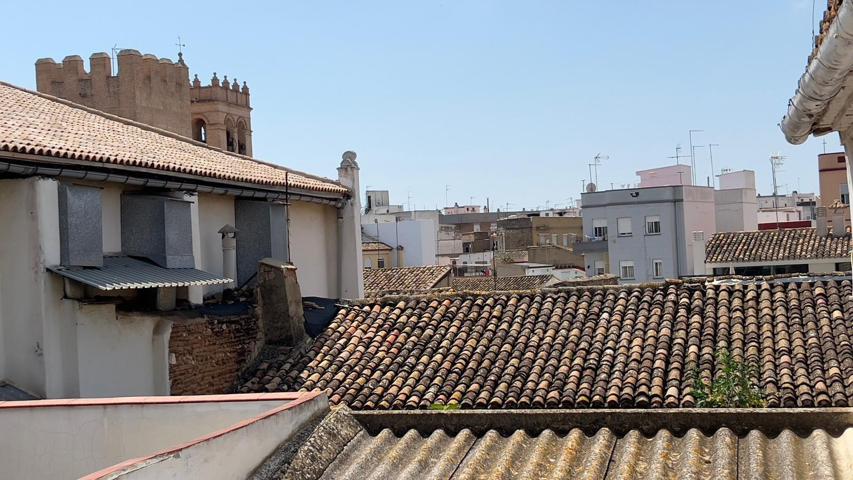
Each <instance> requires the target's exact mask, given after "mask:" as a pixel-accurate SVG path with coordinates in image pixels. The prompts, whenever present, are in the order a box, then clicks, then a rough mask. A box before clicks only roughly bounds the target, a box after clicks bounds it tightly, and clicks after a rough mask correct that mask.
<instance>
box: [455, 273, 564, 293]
mask: <svg viewBox="0 0 853 480" xmlns="http://www.w3.org/2000/svg"><path fill="white" fill-rule="evenodd" d="M555 281H556V279H555V278H554V276H553V275H516V276H511V277H498V278H497V280H496V279H495V278H494V277H454V278H453V280H452V281H451V282H450V283H451V286H452V287H453V289H454V290H458V291H465V292H482V291H489V290H498V291H501V290H532V289H536V288H540V287H544V286H547V285H549V284H551V283H553V282H555ZM496 284H497V285H496Z"/></svg>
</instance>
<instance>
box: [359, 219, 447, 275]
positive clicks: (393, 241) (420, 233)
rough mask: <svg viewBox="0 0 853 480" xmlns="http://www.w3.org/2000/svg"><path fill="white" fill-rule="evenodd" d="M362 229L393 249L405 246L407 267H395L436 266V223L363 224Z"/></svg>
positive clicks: (422, 221)
mask: <svg viewBox="0 0 853 480" xmlns="http://www.w3.org/2000/svg"><path fill="white" fill-rule="evenodd" d="M362 228H363V229H364V231H365V232H366V233H368V234H369V235H372V236H374V237H377V238H379V240H380V241H381V242H385V243H387V244H388V245H390V246H391V247H396V246H397V245H402V246H403V251H404V252H405V265H397V264H396V263H395V264H394V265H393V266H395V267H421V266H425V265H435V258H436V253H437V251H436V248H437V246H438V245H437V243H438V242H437V238H436V235H437V231H436V223H435V222H433V221H432V220H401V221H399V222H390V223H374V224H367V223H365V224H362ZM398 242H399V243H398ZM460 245H461V240H460ZM460 263H461V261H460Z"/></svg>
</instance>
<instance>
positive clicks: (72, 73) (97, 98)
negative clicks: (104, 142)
mask: <svg viewBox="0 0 853 480" xmlns="http://www.w3.org/2000/svg"><path fill="white" fill-rule="evenodd" d="M111 60H112V59H111V58H110V56H109V55H108V54H106V53H104V52H98V53H94V54H92V55H91V56H90V57H89V71H88V72H87V71H86V69H85V66H84V62H83V59H82V58H81V57H80V56H79V55H70V56H67V57H65V58H64V59H63V60H62V63H57V62H55V61H54V60H53V59H52V58H41V59H39V60H38V61H37V62H36V88H37V90H38V91H39V92H42V93H47V94H49V95H53V96H55V97H59V98H64V99H66V100H69V101H72V102H75V103H79V104H81V105H85V106H87V107H91V108H95V109H98V110H102V111H104V112H107V113H111V114H113V115H118V116H120V117H124V118H129V119H131V120H135V121H137V122H141V123H146V124H148V125H151V126H154V127H157V128H162V129H164V130H168V131H170V132H174V133H177V134H179V135H183V136H185V137H190V138H193V139H195V140H198V141H201V142H205V143H207V144H209V145H211V146H213V147H218V148H221V149H223V150H227V151H230V152H235V153H240V154H243V155H248V156H251V155H252V128H251V126H252V120H251V112H252V107H251V106H250V103H249V87H248V86H247V85H246V82H243V84H242V86H241V85H240V84H239V83H238V82H237V79H234V80H233V81H229V80H228V77H227V76H226V77H224V78H223V80H222V81H220V80H219V78H218V77H217V76H216V73H214V74H213V78H212V79H211V81H210V84H209V85H202V84H201V82H200V81H199V79H198V75H196V76H195V78H194V79H193V81H192V82H190V80H189V68H188V67H187V65H186V63H184V59H183V54H181V53H179V54H178V61H177V62H172V61H171V60H169V59H168V58H159V59H158V58H157V57H155V56H154V55H149V54H146V55H143V54H141V53H139V51H137V50H129V49H126V50H121V51H119V52H118V55H117V56H116V63H117V67H118V71H117V72H115V73H113V71H112V61H111Z"/></svg>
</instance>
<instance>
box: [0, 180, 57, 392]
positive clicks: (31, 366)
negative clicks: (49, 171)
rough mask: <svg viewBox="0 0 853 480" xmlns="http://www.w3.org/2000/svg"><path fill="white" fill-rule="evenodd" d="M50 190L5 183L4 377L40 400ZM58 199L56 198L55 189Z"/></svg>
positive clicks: (0, 278)
mask: <svg viewBox="0 0 853 480" xmlns="http://www.w3.org/2000/svg"><path fill="white" fill-rule="evenodd" d="M50 186H51V183H50V182H47V181H42V180H0V224H2V225H3V228H2V229H0V292H2V293H0V295H2V297H3V299H4V301H3V303H2V304H1V305H0V308H2V313H0V319H2V321H3V324H2V330H3V342H4V343H3V351H2V355H3V357H4V360H3V364H4V377H5V378H6V379H8V380H10V381H12V382H13V383H15V384H16V385H18V386H19V387H21V388H23V389H25V390H28V391H30V392H33V393H35V394H40V395H43V394H44V393H45V371H44V355H43V352H44V350H43V348H44V340H43V313H42V309H41V298H42V293H43V292H42V277H43V274H42V273H41V272H40V270H41V269H42V268H43V264H44V255H45V254H44V253H43V252H42V248H41V241H40V238H39V237H40V233H39V226H40V225H39V217H40V215H39V211H40V209H41V208H42V205H44V204H45V203H46V202H49V199H50V197H51V195H50ZM53 198H54V199H56V188H55V185H54V186H53ZM56 230H57V237H58V229H56ZM57 244H58V238H57ZM12 299H14V301H12Z"/></svg>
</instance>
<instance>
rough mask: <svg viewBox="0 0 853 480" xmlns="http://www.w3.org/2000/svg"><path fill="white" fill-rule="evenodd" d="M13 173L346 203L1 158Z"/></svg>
mask: <svg viewBox="0 0 853 480" xmlns="http://www.w3.org/2000/svg"><path fill="white" fill-rule="evenodd" d="M5 173H10V174H13V175H22V176H42V177H57V178H65V179H73V180H89V181H95V182H110V183H120V184H125V185H136V186H140V187H149V188H165V189H172V190H183V191H190V192H198V193H211V194H216V195H231V196H235V197H249V198H257V199H265V200H274V201H276V200H280V201H285V200H290V201H301V202H309V203H319V204H323V205H331V206H334V207H338V208H340V207H341V206H342V205H343V200H342V199H340V198H327V197H326V198H324V197H319V196H313V195H304V194H298V193H293V192H290V193H287V192H278V191H269V190H258V189H250V188H239V187H220V186H213V185H207V184H204V183H197V182H193V181H184V180H164V179H160V178H154V177H151V176H147V175H144V174H140V175H125V174H123V173H121V174H118V173H109V172H99V171H93V170H86V169H77V168H65V167H61V166H47V165H34V164H23V163H12V162H9V161H6V160H2V159H0V175H2V174H5Z"/></svg>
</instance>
